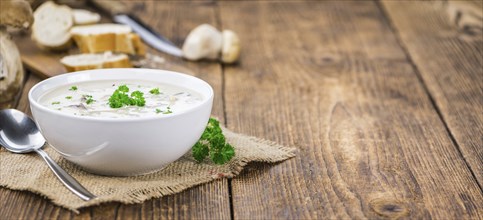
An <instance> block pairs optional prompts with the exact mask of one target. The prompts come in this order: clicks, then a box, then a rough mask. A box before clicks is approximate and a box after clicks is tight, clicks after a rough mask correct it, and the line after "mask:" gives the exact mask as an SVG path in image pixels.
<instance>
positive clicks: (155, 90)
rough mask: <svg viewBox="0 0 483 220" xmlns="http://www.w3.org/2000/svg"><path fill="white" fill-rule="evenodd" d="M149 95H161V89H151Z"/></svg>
mask: <svg viewBox="0 0 483 220" xmlns="http://www.w3.org/2000/svg"><path fill="white" fill-rule="evenodd" d="M149 93H151V94H153V95H159V93H160V92H159V88H154V89H151V90H149Z"/></svg>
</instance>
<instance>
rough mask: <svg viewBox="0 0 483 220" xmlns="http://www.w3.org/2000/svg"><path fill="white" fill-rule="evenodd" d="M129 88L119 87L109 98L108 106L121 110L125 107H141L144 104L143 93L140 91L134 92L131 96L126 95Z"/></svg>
mask: <svg viewBox="0 0 483 220" xmlns="http://www.w3.org/2000/svg"><path fill="white" fill-rule="evenodd" d="M128 92H129V87H127V86H126V85H121V86H119V87H118V88H117V89H116V90H115V91H114V93H112V95H111V97H110V98H109V106H110V107H111V108H121V107H122V106H125V105H132V106H134V105H135V106H139V107H142V106H144V105H145V104H146V100H145V99H144V93H142V92H140V91H134V92H132V93H131V95H130V96H129V95H128Z"/></svg>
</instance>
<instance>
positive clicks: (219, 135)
mask: <svg viewBox="0 0 483 220" xmlns="http://www.w3.org/2000/svg"><path fill="white" fill-rule="evenodd" d="M192 153H193V157H194V158H195V160H197V161H198V162H201V161H203V160H204V159H205V158H206V157H208V156H209V157H210V159H211V160H212V161H213V162H214V163H215V164H224V163H226V162H228V161H230V160H231V158H233V156H235V149H234V148H233V147H232V146H231V145H230V144H229V143H226V140H225V136H224V135H223V132H222V130H221V128H220V122H219V121H217V120H216V119H214V118H210V120H209V121H208V125H206V129H205V131H204V132H203V134H202V135H201V138H200V140H199V141H198V142H196V144H195V145H194V146H193V148H192Z"/></svg>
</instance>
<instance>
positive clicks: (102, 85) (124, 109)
mask: <svg viewBox="0 0 483 220" xmlns="http://www.w3.org/2000/svg"><path fill="white" fill-rule="evenodd" d="M201 101H202V97H201V95H200V94H199V93H197V92H194V91H192V90H189V89H186V88H182V87H177V86H174V85H169V84H164V83H155V82H147V81H134V80H132V81H131V80H125V81H93V82H82V83H77V84H71V85H67V86H62V87H59V88H56V89H54V90H52V91H50V92H48V93H46V94H44V95H43V96H42V97H40V99H39V102H40V104H41V105H43V106H46V107H47V108H50V109H53V110H56V111H61V112H65V113H68V114H71V115H77V116H90V117H101V118H138V117H146V116H159V117H162V116H166V115H170V114H176V113H179V112H183V111H186V110H187V109H190V108H193V107H194V106H197V105H198V104H199V103H201Z"/></svg>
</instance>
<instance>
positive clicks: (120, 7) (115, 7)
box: [89, 0, 183, 57]
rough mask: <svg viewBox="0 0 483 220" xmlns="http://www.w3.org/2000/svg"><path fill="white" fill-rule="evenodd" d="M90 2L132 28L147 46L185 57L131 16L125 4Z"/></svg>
mask: <svg viewBox="0 0 483 220" xmlns="http://www.w3.org/2000/svg"><path fill="white" fill-rule="evenodd" d="M89 1H90V2H91V3H93V4H94V5H95V6H96V7H98V8H100V9H101V10H103V11H105V12H107V13H109V14H110V15H111V16H112V19H113V20H114V21H115V22H117V23H120V24H124V25H127V26H129V27H131V28H132V30H133V31H134V32H136V33H137V34H139V36H140V37H141V39H143V41H144V42H145V43H146V44H148V45H149V46H151V47H153V48H154V49H156V50H159V51H162V52H165V53H167V54H171V55H173V56H177V57H183V51H182V50H181V49H179V48H178V47H177V46H176V45H175V44H174V43H172V42H171V41H169V40H168V39H166V38H165V37H163V36H161V35H160V34H159V33H157V32H156V31H155V30H153V29H152V28H150V27H149V26H148V25H146V24H145V23H144V22H142V21H141V20H140V19H138V18H137V17H136V16H134V15H132V14H130V13H129V11H128V9H127V7H126V6H125V5H124V3H122V2H119V1H108V0H89Z"/></svg>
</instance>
